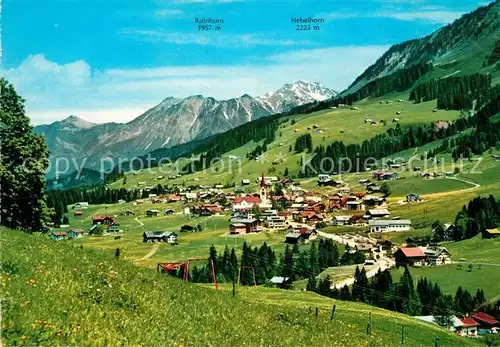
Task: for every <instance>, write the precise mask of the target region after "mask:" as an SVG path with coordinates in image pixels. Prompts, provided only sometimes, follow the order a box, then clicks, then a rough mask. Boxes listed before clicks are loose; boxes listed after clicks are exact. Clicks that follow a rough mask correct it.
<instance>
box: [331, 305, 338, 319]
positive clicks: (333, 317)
mask: <svg viewBox="0 0 500 347" xmlns="http://www.w3.org/2000/svg"><path fill="white" fill-rule="evenodd" d="M336 309H337V305H335V304H333V307H332V317H331V318H330V321H333V320H334V319H335V311H336Z"/></svg>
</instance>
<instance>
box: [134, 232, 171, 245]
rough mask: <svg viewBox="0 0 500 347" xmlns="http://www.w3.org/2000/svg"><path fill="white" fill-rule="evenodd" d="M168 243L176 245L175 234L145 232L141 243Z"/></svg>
mask: <svg viewBox="0 0 500 347" xmlns="http://www.w3.org/2000/svg"><path fill="white" fill-rule="evenodd" d="M155 241H156V242H168V243H171V244H176V243H177V234H176V233H173V232H170V231H167V232H165V231H146V232H144V233H143V234H142V242H144V243H151V242H155Z"/></svg>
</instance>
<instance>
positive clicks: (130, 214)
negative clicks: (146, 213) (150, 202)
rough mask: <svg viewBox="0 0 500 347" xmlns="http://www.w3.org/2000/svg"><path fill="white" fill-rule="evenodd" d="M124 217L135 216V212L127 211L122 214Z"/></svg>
mask: <svg viewBox="0 0 500 347" xmlns="http://www.w3.org/2000/svg"><path fill="white" fill-rule="evenodd" d="M122 214H123V215H124V216H135V212H134V211H131V210H127V211H125V212H123V213H122Z"/></svg>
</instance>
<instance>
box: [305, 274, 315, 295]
mask: <svg viewBox="0 0 500 347" xmlns="http://www.w3.org/2000/svg"><path fill="white" fill-rule="evenodd" d="M306 290H307V291H310V292H315V291H317V288H316V278H315V277H314V276H309V278H308V280H307V286H306Z"/></svg>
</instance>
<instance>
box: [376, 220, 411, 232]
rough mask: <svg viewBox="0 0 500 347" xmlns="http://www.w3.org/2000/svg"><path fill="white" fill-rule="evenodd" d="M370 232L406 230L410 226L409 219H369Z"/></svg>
mask: <svg viewBox="0 0 500 347" xmlns="http://www.w3.org/2000/svg"><path fill="white" fill-rule="evenodd" d="M368 225H369V226H370V232H372V233H379V232H392V231H408V230H410V228H411V221H410V220H380V219H377V220H369V221H368Z"/></svg>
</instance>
